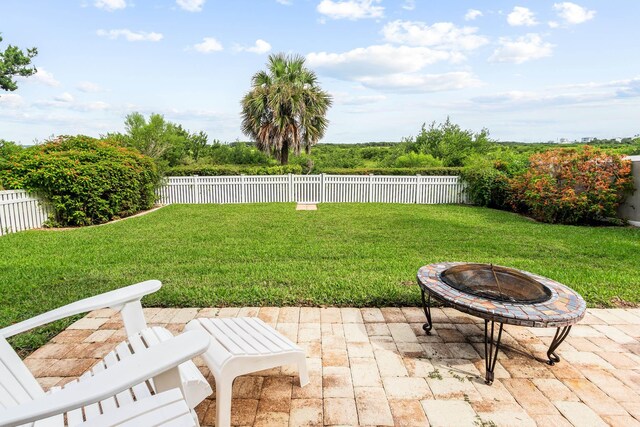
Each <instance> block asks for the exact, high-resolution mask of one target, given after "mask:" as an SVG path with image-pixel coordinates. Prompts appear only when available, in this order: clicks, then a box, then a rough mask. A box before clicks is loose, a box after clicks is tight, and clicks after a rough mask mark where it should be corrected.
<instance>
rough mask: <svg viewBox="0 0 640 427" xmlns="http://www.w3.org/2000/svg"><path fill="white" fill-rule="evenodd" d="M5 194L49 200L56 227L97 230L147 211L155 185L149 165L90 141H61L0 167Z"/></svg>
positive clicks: (104, 143)
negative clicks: (10, 191)
mask: <svg viewBox="0 0 640 427" xmlns="http://www.w3.org/2000/svg"><path fill="white" fill-rule="evenodd" d="M0 181H2V182H3V184H4V185H5V186H7V187H9V188H14V189H19V188H22V189H26V190H29V191H33V192H37V193H38V194H40V195H41V196H42V197H44V198H45V200H47V202H48V203H49V204H50V205H51V207H52V208H53V211H54V215H55V218H51V220H50V222H51V223H52V225H56V226H82V225H92V224H101V223H105V222H108V221H111V220H113V219H117V218H122V217H125V216H129V215H132V214H135V213H137V212H139V211H141V210H145V209H149V208H151V207H152V206H153V205H154V203H155V188H156V186H157V184H158V181H159V176H158V172H157V169H156V165H155V163H154V162H153V160H152V159H150V158H148V157H146V156H143V155H142V154H140V153H138V152H137V151H132V150H129V149H126V148H123V147H120V146H116V145H113V144H112V143H109V142H107V141H101V140H98V139H95V138H91V137H88V136H82V135H79V136H61V137H58V138H56V139H54V140H52V141H48V142H46V143H45V144H42V145H37V146H35V147H32V148H30V149H27V150H23V151H21V152H19V153H17V154H16V155H13V156H11V157H10V158H9V160H8V161H7V162H4V163H3V164H2V165H0Z"/></svg>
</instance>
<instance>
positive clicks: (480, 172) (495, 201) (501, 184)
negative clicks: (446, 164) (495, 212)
mask: <svg viewBox="0 0 640 427" xmlns="http://www.w3.org/2000/svg"><path fill="white" fill-rule="evenodd" d="M462 178H463V179H464V181H465V182H466V184H467V194H468V196H469V201H470V202H471V203H473V204H474V205H478V206H484V207H488V208H497V209H509V207H510V206H509V202H508V200H509V194H510V187H509V178H508V176H507V175H506V174H505V173H504V172H503V171H500V170H498V169H496V168H495V167H476V168H474V167H469V168H465V169H464V170H463V172H462Z"/></svg>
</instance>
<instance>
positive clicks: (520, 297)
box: [418, 262, 586, 384]
mask: <svg viewBox="0 0 640 427" xmlns="http://www.w3.org/2000/svg"><path fill="white" fill-rule="evenodd" d="M418 284H419V285H420V290H421V292H422V306H423V309H424V313H425V316H426V318H427V323H425V324H424V325H423V327H422V328H423V329H424V331H425V332H426V333H427V334H430V333H431V329H432V327H433V323H432V322H431V305H430V304H431V297H433V298H435V299H437V300H439V301H441V302H442V303H444V304H445V305H448V306H451V307H453V308H455V309H457V310H460V311H463V312H465V313H469V314H471V315H473V316H477V317H480V318H482V319H484V334H485V339H484V342H485V346H484V349H485V367H486V378H485V382H486V383H487V384H491V383H492V382H493V378H494V375H493V371H494V368H495V365H496V360H497V357H498V350H499V348H500V338H501V337H502V329H503V325H504V324H505V323H507V324H510V325H518V326H530V327H536V328H547V327H555V328H557V331H556V334H555V336H554V338H553V341H552V342H551V345H550V346H549V349H548V351H547V358H548V360H547V363H549V364H550V365H553V364H554V363H557V362H559V361H560V357H558V355H557V354H556V353H555V351H556V350H557V348H558V346H559V345H560V344H561V343H562V341H564V339H565V338H566V337H567V336H568V335H569V331H570V330H571V326H572V325H573V324H574V323H576V322H578V321H579V320H580V319H582V318H583V317H584V313H585V308H586V304H585V302H584V300H583V299H582V297H581V296H580V295H578V294H577V293H576V292H575V291H573V290H572V289H570V288H568V287H566V286H564V285H562V284H561V283H558V282H556V281H553V280H551V279H547V278H546V277H542V276H538V275H535V274H532V273H528V272H526V271H521V270H516V269H513V268H507V267H502V266H497V265H492V264H474V263H461V262H446V263H439V264H430V265H426V266H424V267H422V268H420V270H419V271H418ZM495 323H498V324H499V326H498V328H497V336H495V332H496V328H495Z"/></svg>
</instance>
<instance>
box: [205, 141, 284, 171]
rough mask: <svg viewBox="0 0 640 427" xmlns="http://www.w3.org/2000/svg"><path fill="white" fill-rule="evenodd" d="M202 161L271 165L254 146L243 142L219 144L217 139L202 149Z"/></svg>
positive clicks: (215, 163)
mask: <svg viewBox="0 0 640 427" xmlns="http://www.w3.org/2000/svg"><path fill="white" fill-rule="evenodd" d="M202 161H203V162H205V163H210V164H214V165H271V164H272V162H273V161H272V160H271V159H269V156H268V155H267V154H265V153H264V152H262V151H260V150H258V149H257V148H256V147H255V146H249V145H248V144H246V143H244V142H239V143H234V144H221V143H220V141H217V140H215V141H213V144H211V145H210V146H208V147H206V150H204V151H203V153H202Z"/></svg>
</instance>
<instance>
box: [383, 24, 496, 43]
mask: <svg viewBox="0 0 640 427" xmlns="http://www.w3.org/2000/svg"><path fill="white" fill-rule="evenodd" d="M477 31H478V29H477V28H474V27H457V26H456V25H455V24H452V23H451V22H437V23H435V24H433V25H431V26H429V25H427V24H425V23H423V22H411V21H393V22H389V23H388V24H386V25H385V26H384V27H383V29H382V34H383V35H384V38H385V40H386V41H388V42H392V43H398V44H407V45H410V46H430V47H434V48H444V49H453V50H474V49H477V48H479V47H480V46H483V45H485V44H487V43H488V42H489V40H488V39H487V38H486V37H484V36H479V35H477V34H476V32H477Z"/></svg>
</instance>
